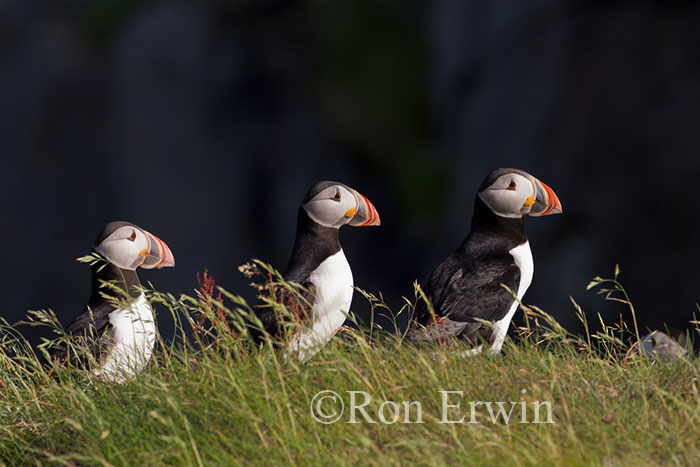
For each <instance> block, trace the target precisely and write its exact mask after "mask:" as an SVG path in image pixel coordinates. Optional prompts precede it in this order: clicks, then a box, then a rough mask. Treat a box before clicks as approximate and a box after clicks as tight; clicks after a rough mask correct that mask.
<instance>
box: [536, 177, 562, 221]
mask: <svg viewBox="0 0 700 467" xmlns="http://www.w3.org/2000/svg"><path fill="white" fill-rule="evenodd" d="M534 183H535V188H536V190H537V194H536V195H535V202H534V204H533V205H532V208H531V209H530V212H529V215H531V216H549V215H550V214H561V212H562V208H561V201H559V198H558V197H557V195H556V194H555V193H554V190H552V189H551V188H549V187H548V186H547V185H545V184H544V183H542V182H541V181H539V180H537V179H535V182H534Z"/></svg>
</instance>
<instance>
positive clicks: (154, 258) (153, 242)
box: [139, 230, 175, 269]
mask: <svg viewBox="0 0 700 467" xmlns="http://www.w3.org/2000/svg"><path fill="white" fill-rule="evenodd" d="M143 233H145V234H146V238H148V245H149V247H148V250H143V251H142V252H141V253H139V255H140V256H143V257H144V260H143V263H142V264H141V267H142V268H144V269H159V268H165V267H172V266H175V257H174V256H173V252H172V251H170V248H168V245H166V244H165V242H164V241H163V240H161V239H160V238H158V237H156V236H155V235H153V234H152V233H150V232H146V231H145V230H144V231H143Z"/></svg>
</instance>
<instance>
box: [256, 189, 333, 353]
mask: <svg viewBox="0 0 700 467" xmlns="http://www.w3.org/2000/svg"><path fill="white" fill-rule="evenodd" d="M322 183H328V184H335V182H322ZM319 185H320V184H317V185H316V186H315V187H314V188H312V190H309V192H308V193H307V195H306V196H305V197H304V201H303V202H302V204H303V203H305V202H306V201H308V200H309V199H311V198H313V196H315V195H316V193H318V192H319V191H321V190H323V189H325V188H326V187H327V186H330V185H326V186H323V187H320V188H319ZM313 190H315V192H314V193H312V191H313ZM340 249H341V246H340V237H339V232H338V229H337V228H333V227H325V226H323V225H320V224H318V223H317V222H315V221H314V220H313V219H311V218H310V217H309V215H308V214H307V213H306V210H304V208H303V207H300V208H299V214H298V215H297V232H296V237H295V239H294V246H293V247H292V255H291V257H290V258H289V263H288V264H287V269H286V270H285V273H284V279H285V280H286V281H288V282H296V283H298V284H301V285H302V286H303V287H304V288H305V289H306V290H307V292H306V293H304V294H303V296H304V299H305V301H306V302H307V303H313V300H314V295H315V288H314V285H313V284H312V283H311V282H310V281H309V276H310V275H311V273H312V272H314V271H315V270H316V268H318V267H319V265H320V264H321V263H322V262H323V261H325V260H326V258H328V257H329V256H332V255H334V254H336V253H338V252H339V251H340ZM281 298H282V299H283V300H287V299H289V298H290V297H281ZM297 306H301V305H299V304H297ZM307 312H308V310H307ZM256 314H257V316H258V318H259V319H260V321H262V324H263V327H264V329H265V331H266V332H268V333H270V334H271V335H277V334H278V333H279V331H280V323H279V322H278V319H277V316H276V314H275V311H274V310H273V309H272V308H269V307H259V308H257V309H256ZM251 332H252V334H253V337H254V339H255V340H260V339H261V338H262V333H260V332H259V331H256V330H252V331H251Z"/></svg>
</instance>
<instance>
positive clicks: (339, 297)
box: [252, 181, 380, 362]
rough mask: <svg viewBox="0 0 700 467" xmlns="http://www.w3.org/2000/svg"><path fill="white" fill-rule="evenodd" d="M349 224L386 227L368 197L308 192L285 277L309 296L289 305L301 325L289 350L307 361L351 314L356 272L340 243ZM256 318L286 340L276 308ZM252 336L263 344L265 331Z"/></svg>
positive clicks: (328, 185)
mask: <svg viewBox="0 0 700 467" xmlns="http://www.w3.org/2000/svg"><path fill="white" fill-rule="evenodd" d="M346 224H347V225H351V226H354V227H366V226H375V225H380V219H379V214H378V213H377V210H376V209H375V207H374V206H373V205H372V203H371V202H370V201H369V200H368V199H367V198H365V197H364V196H363V195H361V194H360V193H358V192H357V191H356V190H354V189H352V188H350V187H348V186H347V185H344V184H342V183H339V182H333V181H322V182H319V183H316V184H315V185H314V186H312V187H311V188H310V189H309V190H308V191H307V193H306V195H305V196H304V198H303V199H302V202H301V206H300V207H299V211H298V215H297V229H296V238H295V240H294V246H293V247H292V254H291V257H290V259H289V263H288V265H287V268H286V271H285V273H284V275H283V276H284V279H285V280H286V281H287V282H292V283H297V284H300V285H301V286H302V287H303V290H304V291H305V292H304V293H303V297H302V298H303V299H302V300H294V299H293V300H292V302H293V303H290V301H289V300H286V301H284V304H285V305H286V306H287V307H288V308H291V311H292V312H293V313H294V314H296V315H297V317H298V321H299V323H298V324H299V326H296V327H294V329H295V331H294V334H293V336H291V339H290V340H289V343H288V346H287V350H288V353H290V354H292V355H295V356H296V357H297V358H298V359H299V360H300V361H302V362H303V361H306V360H307V359H308V358H310V357H312V356H313V355H314V354H316V352H317V351H318V350H319V349H320V347H322V346H323V345H324V344H326V343H327V342H328V341H329V340H330V339H331V337H333V335H334V334H335V333H336V331H338V329H339V328H340V327H341V326H342V325H343V322H344V321H345V318H346V317H347V315H348V313H349V311H350V303H351V302H352V295H353V277H352V270H351V269H350V264H348V260H347V259H346V258H345V253H343V248H342V247H341V245H340V239H339V229H340V228H341V227H342V226H344V225H346ZM283 298H284V297H283ZM256 314H257V316H258V318H259V319H260V321H261V322H262V325H263V328H264V331H265V332H266V333H269V334H270V335H272V336H276V337H281V336H280V335H281V333H282V332H283V330H284V329H283V328H284V327H285V326H283V323H282V322H281V320H282V317H280V316H278V315H277V314H276V312H275V311H274V309H272V308H270V307H262V308H258V309H257V310H256ZM252 333H253V337H254V338H255V340H256V341H258V342H260V341H262V339H263V337H264V334H263V333H262V332H259V331H255V330H253V331H252Z"/></svg>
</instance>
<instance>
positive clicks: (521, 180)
mask: <svg viewBox="0 0 700 467" xmlns="http://www.w3.org/2000/svg"><path fill="white" fill-rule="evenodd" d="M511 180H512V181H514V182H515V183H516V189H515V190H511V189H508V188H507V187H508V185H509V184H510V182H511ZM532 187H533V182H532V181H531V180H529V179H528V178H525V177H523V176H522V175H520V174H507V175H503V176H501V177H499V178H498V180H496V181H495V182H494V183H493V185H491V186H490V187H489V188H487V189H486V190H484V191H482V192H481V193H479V195H478V196H479V198H481V200H482V201H483V202H484V203H485V204H486V205H487V206H488V207H489V209H491V211H493V212H494V213H495V214H498V215H499V216H501V217H509V218H519V217H523V214H527V212H529V208H524V205H525V201H526V200H527V198H528V197H529V196H534V194H533V193H536V192H533V190H532Z"/></svg>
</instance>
